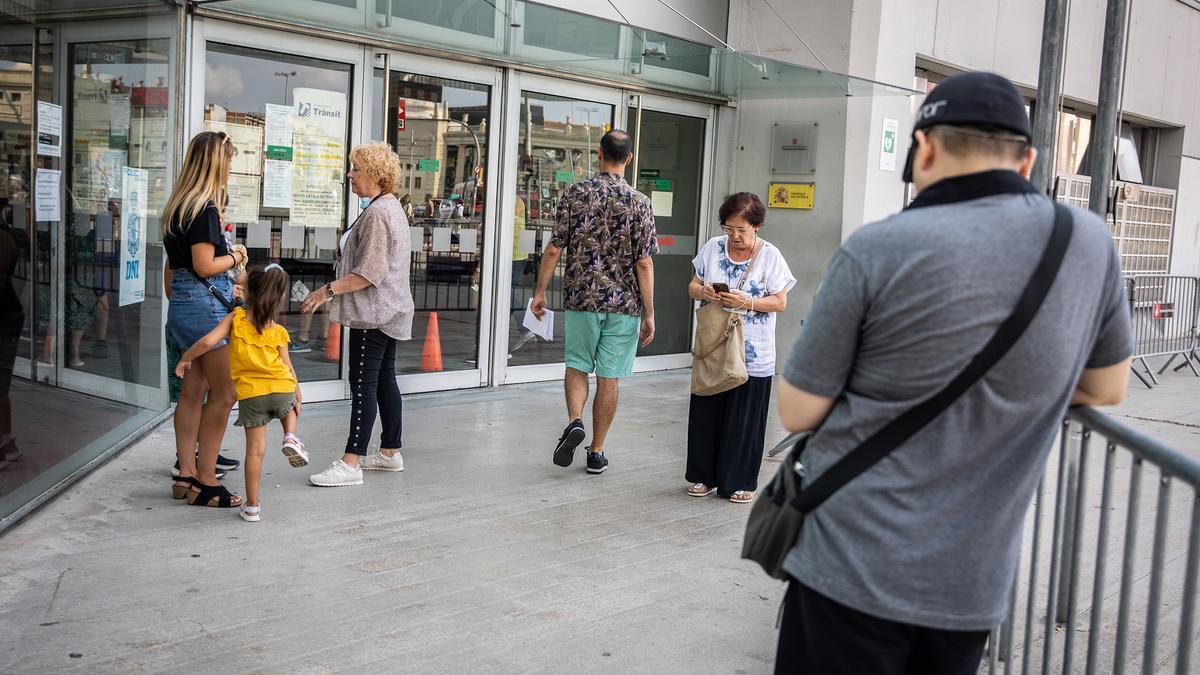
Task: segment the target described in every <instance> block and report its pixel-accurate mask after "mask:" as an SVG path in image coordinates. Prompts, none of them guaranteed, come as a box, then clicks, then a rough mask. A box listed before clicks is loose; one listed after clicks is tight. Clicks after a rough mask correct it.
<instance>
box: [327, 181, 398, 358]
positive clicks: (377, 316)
mask: <svg viewBox="0 0 1200 675" xmlns="http://www.w3.org/2000/svg"><path fill="white" fill-rule="evenodd" d="M410 259H411V251H410V245H409V242H408V220H407V219H406V218H405V217H404V208H403V207H402V206H401V205H400V200H398V199H396V196H395V195H391V194H385V195H383V196H381V197H379V198H378V199H376V200H375V201H373V202H372V203H371V205H370V206H368V207H367V210H366V211H363V213H362V216H361V217H360V218H359V219H358V222H357V223H356V224H355V225H354V227H352V228H351V229H350V234H349V236H348V237H347V238H346V244H345V247H344V248H343V249H342V254H341V257H340V258H339V259H338V262H337V266H336V268H335V271H334V274H335V275H336V277H337V278H339V279H340V278H342V277H344V276H346V275H347V274H350V273H354V274H357V275H359V276H361V277H363V278H364V279H366V280H367V281H369V282H371V285H370V286H368V287H366V288H364V289H362V290H360V291H356V292H354V293H347V294H345V295H338V296H335V297H334V298H333V302H332V303H331V306H330V310H329V312H330V313H329V318H330V319H331V320H333V321H336V322H338V323H340V324H342V325H343V326H346V327H347V328H367V329H370V328H378V329H379V330H381V331H383V332H384V333H385V334H386V335H388V336H389V337H391V338H394V339H396V340H410V339H412V320H413V298H412V291H411V289H410V288H409V283H408V274H409V263H410Z"/></svg>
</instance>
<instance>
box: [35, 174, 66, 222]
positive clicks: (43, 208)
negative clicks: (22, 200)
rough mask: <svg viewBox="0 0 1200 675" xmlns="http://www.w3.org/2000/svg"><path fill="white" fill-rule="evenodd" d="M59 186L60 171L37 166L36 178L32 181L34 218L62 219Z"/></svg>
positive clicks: (52, 220) (60, 180) (60, 182)
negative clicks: (34, 207)
mask: <svg viewBox="0 0 1200 675" xmlns="http://www.w3.org/2000/svg"><path fill="white" fill-rule="evenodd" d="M61 187H62V172H61V171H57V170H55V169H43V168H40V167H39V168H38V170H37V178H36V180H35V181H34V204H35V205H36V209H37V210H36V211H35V218H36V220H38V221H39V222H40V221H51V222H57V221H59V220H61V219H62V204H61V200H60V198H59V193H60V192H61Z"/></svg>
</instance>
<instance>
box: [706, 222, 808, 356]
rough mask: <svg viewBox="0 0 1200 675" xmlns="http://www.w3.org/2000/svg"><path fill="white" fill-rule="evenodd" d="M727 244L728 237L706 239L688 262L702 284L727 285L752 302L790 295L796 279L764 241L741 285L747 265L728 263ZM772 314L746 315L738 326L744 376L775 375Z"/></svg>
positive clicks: (770, 245)
mask: <svg viewBox="0 0 1200 675" xmlns="http://www.w3.org/2000/svg"><path fill="white" fill-rule="evenodd" d="M728 241H729V237H726V236H720V237H714V238H712V239H709V240H708V243H706V244H705V245H704V246H702V247H701V248H700V252H699V253H697V254H696V257H695V258H693V259H692V267H693V268H695V270H696V276H697V277H699V279H700V281H703V282H704V283H706V284H711V283H713V282H719V283H725V284H729V287H730V288H731V289H735V290H740V291H741V292H743V293H745V294H746V295H748V296H750V297H752V298H755V299H758V298H765V297H767V296H768V295H775V294H776V293H779V292H780V291H790V290H792V287H793V286H795V285H796V277H794V276H792V270H791V269H789V268H788V264H787V261H786V260H784V259H783V254H782V253H781V252H780V251H779V249H777V248H775V246H774V245H773V244H771V243H770V242H767V241H764V242H763V246H762V250H760V251H759V252H758V256H757V258H756V259H755V261H754V267H753V268H751V269H750V275H749V277H748V278H747V279H746V280H745V282H744V283H742V276H744V275H745V274H746V266H747V265H749V261H745V262H740V263H739V262H734V261H732V260H730V259H729V252H728V251H726V250H725V249H726V246H727V245H728ZM739 283H741V285H740V286H739ZM701 304H706V303H701ZM776 314H777V313H776V312H747V314H746V317H745V320H744V321H743V322H742V327H743V331H744V335H745V338H746V373H747V374H748V375H750V376H752V377H771V376H772V375H774V374H775V315H776Z"/></svg>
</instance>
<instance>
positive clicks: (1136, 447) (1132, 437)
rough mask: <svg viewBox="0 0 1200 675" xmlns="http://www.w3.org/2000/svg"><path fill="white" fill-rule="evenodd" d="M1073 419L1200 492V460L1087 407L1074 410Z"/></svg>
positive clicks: (1072, 409)
mask: <svg viewBox="0 0 1200 675" xmlns="http://www.w3.org/2000/svg"><path fill="white" fill-rule="evenodd" d="M1070 417H1071V419H1073V420H1075V421H1076V422H1079V423H1080V424H1082V425H1084V426H1086V427H1088V428H1090V429H1091V430H1092V431H1095V432H1099V433H1100V434H1101V435H1103V436H1104V437H1105V438H1108V439H1109V440H1110V441H1112V442H1114V443H1116V444H1117V445H1120V446H1121V447H1123V448H1125V449H1126V450H1128V451H1129V452H1131V453H1133V454H1134V455H1137V456H1139V457H1141V458H1142V459H1145V460H1147V461H1149V462H1151V463H1153V464H1157V465H1158V466H1159V467H1161V468H1162V469H1163V470H1164V471H1166V472H1167V473H1168V474H1170V475H1172V476H1174V477H1176V478H1181V479H1183V480H1185V481H1187V482H1188V483H1190V484H1191V485H1192V486H1193V487H1196V488H1200V460H1196V459H1194V458H1192V457H1189V456H1187V455H1185V454H1183V453H1182V452H1179V451H1178V450H1175V449H1173V448H1171V447H1169V446H1167V445H1165V444H1163V443H1162V442H1161V441H1158V440H1155V439H1154V438H1151V437H1150V436H1147V435H1146V434H1143V433H1142V432H1140V431H1135V430H1134V429H1132V428H1130V427H1128V426H1126V425H1124V424H1121V423H1120V422H1118V421H1116V420H1114V419H1113V418H1112V417H1111V416H1110V415H1107V414H1105V413H1102V412H1100V411H1099V410H1096V409H1095V408H1089V407H1086V406H1079V407H1075V408H1071V411H1070Z"/></svg>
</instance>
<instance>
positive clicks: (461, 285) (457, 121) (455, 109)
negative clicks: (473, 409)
mask: <svg viewBox="0 0 1200 675" xmlns="http://www.w3.org/2000/svg"><path fill="white" fill-rule="evenodd" d="M376 66H377V68H376V69H375V73H374V84H373V87H374V91H373V94H372V99H373V100H374V101H375V104H374V105H373V106H372V109H373V110H374V114H373V117H372V138H378V139H382V140H386V141H387V143H388V144H389V145H391V146H392V147H393V148H395V150H396V152H397V154H398V155H399V156H400V168H401V175H400V185H399V187H398V190H397V195H396V196H397V197H399V198H400V202H401V204H402V205H403V206H404V211H405V214H406V217H407V218H408V221H409V222H408V225H409V230H408V231H409V241H410V244H411V247H412V252H411V254H410V255H411V256H412V260H411V264H410V268H409V284H410V288H411V289H412V295H413V304H414V306H415V309H416V314H415V316H414V318H413V327H412V336H413V339H412V340H409V341H406V342H399V343H397V345H396V371H397V374H398V377H399V381H400V386H401V390H402V391H406V392H407V391H430V390H435V389H452V388H459V387H478V386H481V385H483V384H486V383H487V376H486V367H485V366H486V361H487V358H486V355H487V354H488V353H489V351H490V343H489V341H490V338H491V332H490V331H487V330H484V329H483V328H484V327H485V326H487V325H488V322H490V321H491V316H492V315H493V312H492V311H491V307H490V303H488V302H484V300H485V299H486V298H490V297H491V296H492V288H493V283H494V281H493V279H492V276H493V274H492V266H491V265H490V264H487V262H486V261H489V260H492V259H493V258H492V257H489V256H488V255H486V254H485V251H491V250H492V248H493V246H494V244H491V243H489V242H490V240H491V239H492V238H493V237H494V228H493V227H492V226H491V223H492V222H493V220H494V219H493V214H495V213H496V211H497V209H496V208H495V204H494V201H495V199H496V197H495V194H494V193H495V192H496V191H495V190H492V189H490V188H491V186H492V177H493V176H495V175H497V171H496V169H497V160H496V158H495V155H497V154H499V153H494V152H492V148H493V147H494V146H495V145H496V144H497V143H498V139H499V126H498V125H497V124H496V123H495V122H496V120H497V119H498V118H499V116H500V110H501V104H500V101H499V100H498V99H499V97H498V96H497V95H496V92H497V91H499V88H500V84H501V80H500V73H499V72H498V71H497V70H495V69H493V68H477V67H471V66H467V65H464V64H457V63H451V62H446V61H439V60H436V59H427V58H421V57H416V56H413V55H410V54H386V55H379V56H378V57H377V58H376ZM481 354H482V355H484V358H483V361H484V366H481V365H480V355H481Z"/></svg>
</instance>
